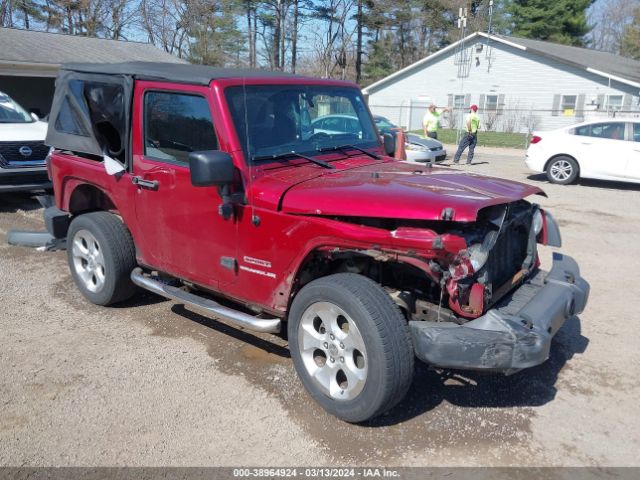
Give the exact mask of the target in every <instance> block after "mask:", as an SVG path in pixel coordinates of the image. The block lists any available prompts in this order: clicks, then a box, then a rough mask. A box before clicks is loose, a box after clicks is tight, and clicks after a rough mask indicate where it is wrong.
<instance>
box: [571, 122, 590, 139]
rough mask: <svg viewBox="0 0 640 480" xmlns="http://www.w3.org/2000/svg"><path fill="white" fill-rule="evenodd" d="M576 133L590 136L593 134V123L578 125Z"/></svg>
mask: <svg viewBox="0 0 640 480" xmlns="http://www.w3.org/2000/svg"><path fill="white" fill-rule="evenodd" d="M575 135H581V136H584V137H588V136H589V135H591V125H583V126H581V127H577V128H576V129H575Z"/></svg>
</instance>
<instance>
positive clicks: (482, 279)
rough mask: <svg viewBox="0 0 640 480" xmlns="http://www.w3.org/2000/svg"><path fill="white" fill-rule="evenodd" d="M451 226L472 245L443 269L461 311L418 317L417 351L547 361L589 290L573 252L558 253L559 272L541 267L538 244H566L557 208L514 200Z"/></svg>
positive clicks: (461, 363)
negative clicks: (470, 221)
mask: <svg viewBox="0 0 640 480" xmlns="http://www.w3.org/2000/svg"><path fill="white" fill-rule="evenodd" d="M449 233H451V234H454V235H459V236H461V237H463V238H464V239H465V241H466V242H467V245H468V247H467V248H466V249H463V250H461V251H459V252H458V254H457V255H455V256H454V258H453V259H452V261H451V262H450V263H449V265H448V268H442V276H441V280H440V283H441V286H442V288H443V292H442V294H443V295H446V296H447V297H448V301H447V303H448V307H449V309H450V310H451V311H452V312H453V313H454V314H455V317H451V318H449V319H442V318H441V316H440V315H439V316H438V318H436V319H435V320H433V319H431V320H426V321H420V320H416V319H413V320H412V321H410V322H409V326H410V330H411V335H412V339H413V344H414V350H415V353H416V356H417V357H418V358H419V359H420V360H422V361H424V362H426V363H428V364H430V365H432V366H438V367H447V368H461V369H477V370H492V371H502V372H505V373H507V374H509V373H514V372H516V371H518V370H520V369H523V368H528V367H531V366H534V365H538V364H540V363H542V362H544V361H545V360H546V359H547V358H548V356H549V349H550V344H551V338H552V337H553V335H555V333H556V332H557V331H558V330H559V328H560V327H561V326H562V324H563V323H564V322H565V321H566V320H567V319H568V318H570V317H571V316H573V315H576V314H579V313H581V312H582V311H583V310H584V308H585V306H586V303H587V299H588V296H589V284H588V283H587V282H586V281H585V280H584V279H583V278H581V277H580V270H579V268H578V265H577V263H576V262H575V261H574V260H573V259H572V258H570V257H568V256H565V255H561V254H559V253H555V254H554V257H553V266H552V269H551V271H550V272H549V273H546V272H543V271H541V270H540V269H539V266H540V261H539V258H538V253H537V243H542V244H547V245H551V246H558V247H559V246H560V243H561V241H560V234H559V230H558V227H557V225H556V223H555V221H554V220H553V218H552V217H551V215H550V214H549V213H547V212H544V211H543V210H541V209H539V208H538V206H537V205H535V204H530V203H528V202H526V201H521V202H514V203H510V204H506V205H499V206H495V207H491V208H489V209H486V210H485V211H484V212H482V215H481V216H480V217H479V218H478V221H477V222H475V223H474V224H470V225H468V226H465V227H463V228H461V229H459V230H457V231H456V230H452V231H450V232H449Z"/></svg>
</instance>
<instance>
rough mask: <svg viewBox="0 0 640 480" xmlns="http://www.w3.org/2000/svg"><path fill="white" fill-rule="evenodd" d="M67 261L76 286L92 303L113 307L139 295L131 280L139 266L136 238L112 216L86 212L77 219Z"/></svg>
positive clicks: (72, 227)
mask: <svg viewBox="0 0 640 480" xmlns="http://www.w3.org/2000/svg"><path fill="white" fill-rule="evenodd" d="M67 260H68V262H69V269H70V270H71V276H72V277H73V280H74V282H75V284H76V286H77V287H78V289H79V290H80V292H82V294H83V295H84V296H85V298H86V299H87V300H89V301H90V302H91V303H94V304H96V305H111V304H114V303H117V302H121V301H123V300H127V299H128V298H130V297H131V296H133V294H134V293H135V292H136V286H135V285H134V284H133V282H131V278H130V274H131V271H132V270H133V269H134V268H135V267H136V265H137V264H136V253H135V247H134V244H133V239H132V238H131V234H130V233H129V230H128V229H127V227H126V226H125V225H124V224H123V223H122V221H120V219H119V218H118V217H116V216H115V215H113V214H111V213H108V212H92V213H85V214H84V215H80V216H78V217H76V218H74V219H73V221H72V222H71V225H70V226H69V233H68V235H67Z"/></svg>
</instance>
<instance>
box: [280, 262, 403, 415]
mask: <svg viewBox="0 0 640 480" xmlns="http://www.w3.org/2000/svg"><path fill="white" fill-rule="evenodd" d="M321 315H322V317H323V318H321ZM288 320H289V321H288V335H289V349H290V351H291V356H292V358H293V364H294V366H295V369H296V371H297V373H298V376H299V377H300V380H301V381H302V383H303V385H304V386H305V388H306V389H307V391H308V392H309V394H310V395H311V396H312V397H313V398H314V400H315V401H316V402H318V403H319V404H320V405H321V406H322V407H323V408H324V409H325V410H327V411H328V412H329V413H331V414H333V415H335V416H336V417H338V418H340V419H342V420H345V421H347V422H351V423H358V422H363V421H365V420H369V419H371V418H373V417H375V416H378V415H380V414H382V413H384V412H386V411H387V410H389V409H390V408H392V407H393V406H395V405H396V404H397V403H398V402H400V400H402V398H404V396H405V394H406V393H407V390H408V389H409V387H410V385H411V381H412V379H413V363H414V353H413V346H412V344H411V337H410V334H409V328H408V325H407V321H406V319H405V318H404V316H403V315H402V313H401V311H400V308H399V307H398V306H397V305H396V304H395V302H393V300H392V299H391V297H389V295H388V294H387V293H386V292H385V290H384V289H383V288H382V287H381V286H380V285H379V284H377V283H375V282H374V281H372V280H370V279H368V278H366V277H363V276H361V275H357V274H353V273H339V274H335V275H330V276H328V277H323V278H319V279H317V280H314V281H312V282H310V283H309V284H307V285H306V286H305V287H304V288H302V290H300V292H299V293H298V294H297V295H296V297H295V298H294V300H293V303H292V305H291V310H290V314H289V319H288ZM332 358H333V361H332V360H331V359H332Z"/></svg>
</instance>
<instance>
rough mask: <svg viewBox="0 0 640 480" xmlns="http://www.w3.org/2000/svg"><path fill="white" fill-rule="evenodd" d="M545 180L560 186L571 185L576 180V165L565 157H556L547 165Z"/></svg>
mask: <svg viewBox="0 0 640 480" xmlns="http://www.w3.org/2000/svg"><path fill="white" fill-rule="evenodd" d="M547 178H548V179H549V181H550V182H551V183H558V184H560V185H567V184H569V183H573V182H574V181H575V180H576V178H578V164H577V163H576V161H575V160H574V159H573V158H571V157H567V156H566V155H561V156H559V157H556V158H554V159H553V160H551V161H550V162H549V164H548V165H547Z"/></svg>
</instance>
